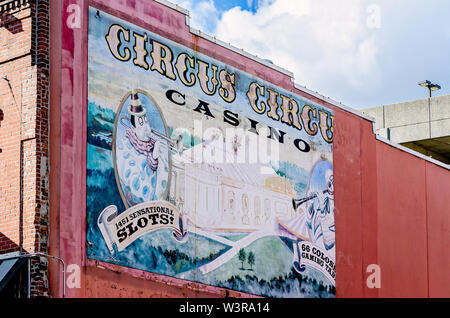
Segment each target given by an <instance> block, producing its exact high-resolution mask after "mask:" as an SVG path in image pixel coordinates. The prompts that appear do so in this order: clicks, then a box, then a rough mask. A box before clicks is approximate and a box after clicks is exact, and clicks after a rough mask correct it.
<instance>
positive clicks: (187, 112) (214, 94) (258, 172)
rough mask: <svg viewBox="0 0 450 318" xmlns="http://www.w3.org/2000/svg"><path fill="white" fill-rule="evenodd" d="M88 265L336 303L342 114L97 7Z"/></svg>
mask: <svg viewBox="0 0 450 318" xmlns="http://www.w3.org/2000/svg"><path fill="white" fill-rule="evenodd" d="M89 14H90V19H89V38H88V112H87V114H88V115H87V171H86V178H87V179H86V220H87V243H88V244H87V257H89V258H91V259H97V260H101V261H104V262H111V263H114V264H118V265H122V266H126V267H131V268H135V269H140V270H143V271H149V272H153V273H158V274H163V275H167V276H172V277H176V278H180V279H184V280H188V281H195V282H201V283H204V284H208V285H212V286H218V287H223V288H228V289H233V290H237V291H242V292H245V293H250V294H255V295H261V296H268V297H334V295H335V228H334V178H333V126H334V115H333V112H332V111H331V110H330V109H327V108H325V107H323V106H321V105H319V104H317V103H315V102H313V101H310V100H307V99H305V98H304V97H301V96H299V95H296V94H294V93H292V92H289V91H287V90H285V89H283V88H280V87H277V86H276V85H274V84H272V83H269V82H267V81H265V80H263V79H261V78H257V77H255V76H253V75H251V74H248V73H246V72H244V71H242V70H239V69H237V68H235V67H232V66H230V65H227V64H225V63H223V62H221V61H219V60H216V59H213V58H211V57H208V56H206V55H203V54H201V53H199V52H196V51H193V50H192V49H190V48H187V47H185V46H182V45H180V44H177V43H176V42H173V41H171V40H169V39H167V38H164V37H162V36H159V35H157V34H154V33H152V32H150V31H148V30H145V29H142V28H141V27H138V26H136V25H134V24H133V23H131V22H129V21H124V20H121V19H119V18H116V17H114V16H112V15H109V14H107V13H104V12H101V11H100V12H99V14H97V9H94V8H90V10H89Z"/></svg>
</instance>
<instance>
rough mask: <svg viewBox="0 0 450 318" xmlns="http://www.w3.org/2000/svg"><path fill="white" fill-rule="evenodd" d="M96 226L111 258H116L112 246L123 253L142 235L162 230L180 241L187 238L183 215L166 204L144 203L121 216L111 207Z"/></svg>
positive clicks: (165, 202)
mask: <svg viewBox="0 0 450 318" xmlns="http://www.w3.org/2000/svg"><path fill="white" fill-rule="evenodd" d="M97 225H98V227H99V228H100V231H101V233H102V235H103V239H104V240H105V242H106V245H107V246H108V249H109V251H110V252H111V254H114V248H113V244H115V245H116V247H117V250H118V251H119V252H120V251H123V250H124V249H125V248H126V247H127V246H128V245H130V244H131V243H133V242H134V241H135V240H137V239H138V238H140V237H141V236H142V235H145V234H147V233H149V232H152V231H155V230H159V229H165V228H169V229H172V230H173V236H174V238H175V239H177V240H178V241H183V240H184V239H185V238H186V236H187V233H186V232H185V231H184V229H183V221H182V216H181V214H180V212H179V211H178V209H177V208H176V207H175V206H174V205H173V204H171V203H169V202H167V201H152V202H146V203H141V204H138V205H135V206H133V207H131V208H129V209H128V210H126V211H125V212H123V213H121V214H120V215H118V214H117V207H116V206H115V205H110V206H108V207H106V208H105V209H104V210H103V211H102V213H100V216H99V217H98V220H97Z"/></svg>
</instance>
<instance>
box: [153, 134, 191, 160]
mask: <svg viewBox="0 0 450 318" xmlns="http://www.w3.org/2000/svg"><path fill="white" fill-rule="evenodd" d="M150 131H151V132H152V134H153V135H155V136H157V137H159V138H161V139H164V140H165V141H167V143H168V144H169V147H170V149H171V150H173V151H175V152H178V153H179V154H180V155H181V154H183V151H184V143H183V136H182V135H178V136H177V137H176V138H175V139H172V138H169V137H167V136H165V135H163V134H161V133H160V132H158V131H156V130H154V129H151V130H150Z"/></svg>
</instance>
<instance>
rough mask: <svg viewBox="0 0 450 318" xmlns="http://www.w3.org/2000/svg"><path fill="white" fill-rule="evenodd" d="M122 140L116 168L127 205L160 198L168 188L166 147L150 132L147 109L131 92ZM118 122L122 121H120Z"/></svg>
mask: <svg viewBox="0 0 450 318" xmlns="http://www.w3.org/2000/svg"><path fill="white" fill-rule="evenodd" d="M127 115H129V117H126V118H125V117H122V119H127V121H129V123H130V124H131V125H130V126H129V125H124V126H125V127H126V130H125V134H124V137H122V138H121V140H119V141H117V143H118V146H117V149H118V150H117V155H116V157H117V169H118V172H119V176H120V181H121V184H122V189H123V192H124V196H125V198H126V201H127V202H128V204H129V205H135V204H138V203H142V202H148V201H153V200H158V199H161V198H162V196H163V194H164V193H165V192H166V189H167V179H168V167H167V166H168V159H167V158H168V153H167V145H166V144H165V142H164V141H161V140H159V139H158V138H157V136H156V135H155V134H154V133H153V131H152V127H151V125H150V122H151V118H150V120H149V117H148V113H147V110H146V108H145V107H144V105H143V104H142V102H141V99H140V98H139V93H138V92H137V91H136V90H133V91H132V93H131V100H130V104H129V105H128V107H127ZM121 123H123V121H122V120H121Z"/></svg>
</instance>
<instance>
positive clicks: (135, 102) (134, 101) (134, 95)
mask: <svg viewBox="0 0 450 318" xmlns="http://www.w3.org/2000/svg"><path fill="white" fill-rule="evenodd" d="M128 112H129V113H130V114H131V115H133V116H137V117H141V116H144V115H145V113H146V110H145V108H144V107H143V106H142V103H141V100H140V99H139V96H138V92H137V91H136V90H135V89H133V90H132V91H131V102H130V105H129V106H128Z"/></svg>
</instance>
